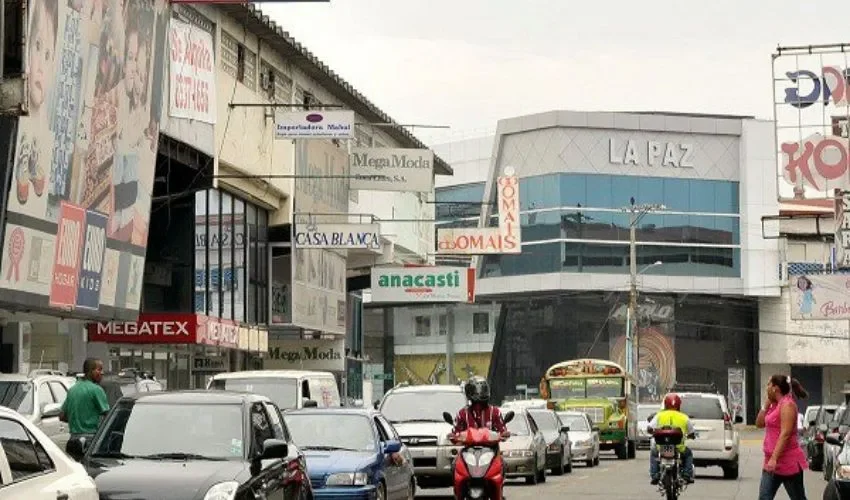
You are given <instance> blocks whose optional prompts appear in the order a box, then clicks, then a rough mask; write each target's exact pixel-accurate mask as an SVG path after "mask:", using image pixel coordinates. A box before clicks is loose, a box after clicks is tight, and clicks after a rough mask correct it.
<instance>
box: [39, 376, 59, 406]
mask: <svg viewBox="0 0 850 500" xmlns="http://www.w3.org/2000/svg"><path fill="white" fill-rule="evenodd" d="M51 403H55V401H54V400H53V394H52V393H51V392H50V387H48V386H47V383H46V382H44V383H42V384H41V385H40V386H38V407H39V409H43V408H44V405H48V404H51Z"/></svg>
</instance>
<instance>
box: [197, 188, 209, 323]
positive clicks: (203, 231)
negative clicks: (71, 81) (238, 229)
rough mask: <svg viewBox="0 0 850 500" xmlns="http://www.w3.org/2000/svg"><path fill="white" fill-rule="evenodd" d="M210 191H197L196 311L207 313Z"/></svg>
mask: <svg viewBox="0 0 850 500" xmlns="http://www.w3.org/2000/svg"><path fill="white" fill-rule="evenodd" d="M208 194H209V191H198V192H197V193H195V312H197V313H201V314H207V311H208V308H209V274H207V268H208V267H209V262H208V257H209V255H208V253H207V247H208V243H209V228H208V227H207V226H208V222H209V218H208V217H207V196H208Z"/></svg>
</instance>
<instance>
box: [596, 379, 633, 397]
mask: <svg viewBox="0 0 850 500" xmlns="http://www.w3.org/2000/svg"><path fill="white" fill-rule="evenodd" d="M623 395H624V394H623V379H622V378H620V377H615V378H589V379H587V397H589V398H621V397H623Z"/></svg>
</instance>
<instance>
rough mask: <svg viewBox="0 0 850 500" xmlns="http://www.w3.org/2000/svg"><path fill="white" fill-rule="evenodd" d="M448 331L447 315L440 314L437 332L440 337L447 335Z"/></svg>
mask: <svg viewBox="0 0 850 500" xmlns="http://www.w3.org/2000/svg"><path fill="white" fill-rule="evenodd" d="M448 332H449V317H448V315H446V314H441V315H440V324H439V328H438V330H437V334H438V335H440V336H441V337H442V336H444V335H447V334H448Z"/></svg>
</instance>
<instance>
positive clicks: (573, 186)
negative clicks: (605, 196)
mask: <svg viewBox="0 0 850 500" xmlns="http://www.w3.org/2000/svg"><path fill="white" fill-rule="evenodd" d="M559 184H560V186H561V203H560V205H561V206H564V207H575V206H578V205H581V206H583V207H586V206H587V178H586V176H584V175H579V174H561V180H560V183H559Z"/></svg>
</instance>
